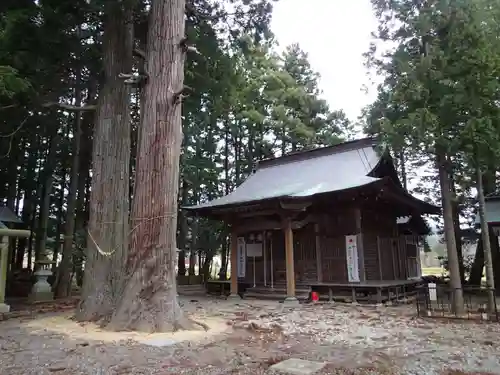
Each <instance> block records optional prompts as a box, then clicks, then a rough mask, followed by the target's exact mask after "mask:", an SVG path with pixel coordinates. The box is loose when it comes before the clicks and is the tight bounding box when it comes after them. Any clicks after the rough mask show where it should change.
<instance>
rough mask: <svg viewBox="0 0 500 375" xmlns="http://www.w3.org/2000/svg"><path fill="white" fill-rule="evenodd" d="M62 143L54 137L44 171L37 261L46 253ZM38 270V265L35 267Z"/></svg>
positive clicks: (37, 239)
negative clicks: (55, 173)
mask: <svg viewBox="0 0 500 375" xmlns="http://www.w3.org/2000/svg"><path fill="white" fill-rule="evenodd" d="M59 142H60V137H59V136H58V135H53V136H52V138H51V140H50V146H49V152H48V155H47V161H46V162H45V167H44V170H43V178H44V184H43V190H42V195H41V197H42V198H41V204H40V216H39V219H38V228H37V231H36V248H35V261H37V260H40V257H41V254H42V253H43V252H44V251H45V248H46V244H47V230H48V225H49V214H50V195H51V192H52V187H53V185H54V168H55V164H56V161H57V159H56V157H57V145H58V144H59ZM35 268H36V265H35Z"/></svg>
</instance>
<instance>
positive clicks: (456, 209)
mask: <svg viewBox="0 0 500 375" xmlns="http://www.w3.org/2000/svg"><path fill="white" fill-rule="evenodd" d="M447 163H448V165H453V160H452V158H451V157H448V158H447ZM449 174H450V186H451V192H452V200H451V210H452V216H453V230H454V231H455V242H456V246H457V257H458V269H459V270H460V282H461V283H462V285H464V283H465V266H464V255H463V250H462V230H461V229H460V205H459V202H458V198H457V185H456V183H455V175H454V173H453V172H451V171H450V172H449Z"/></svg>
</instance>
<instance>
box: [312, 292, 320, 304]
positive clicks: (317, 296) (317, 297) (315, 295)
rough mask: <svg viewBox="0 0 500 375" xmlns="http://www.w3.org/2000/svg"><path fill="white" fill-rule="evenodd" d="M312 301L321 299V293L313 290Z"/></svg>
mask: <svg viewBox="0 0 500 375" xmlns="http://www.w3.org/2000/svg"><path fill="white" fill-rule="evenodd" d="M311 301H312V302H318V301H319V294H318V292H311Z"/></svg>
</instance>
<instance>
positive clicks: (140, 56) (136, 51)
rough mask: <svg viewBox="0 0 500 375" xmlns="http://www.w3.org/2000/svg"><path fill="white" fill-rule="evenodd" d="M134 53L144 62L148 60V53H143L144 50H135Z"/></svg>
mask: <svg viewBox="0 0 500 375" xmlns="http://www.w3.org/2000/svg"><path fill="white" fill-rule="evenodd" d="M132 53H133V54H134V56H136V57H139V58H141V59H143V60H146V52H145V51H143V50H142V49H139V48H134V50H133V51H132Z"/></svg>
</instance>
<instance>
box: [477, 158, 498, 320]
mask: <svg viewBox="0 0 500 375" xmlns="http://www.w3.org/2000/svg"><path fill="white" fill-rule="evenodd" d="M477 196H478V198H479V199H478V200H479V217H480V219H481V239H482V241H483V252H484V265H485V267H486V286H487V288H488V291H487V293H488V312H489V313H490V314H493V312H494V310H495V298H494V291H493V290H494V288H495V280H493V259H492V256H491V242H490V231H489V226H488V222H487V220H486V202H485V199H484V189H483V173H482V172H481V167H479V166H478V167H477Z"/></svg>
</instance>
